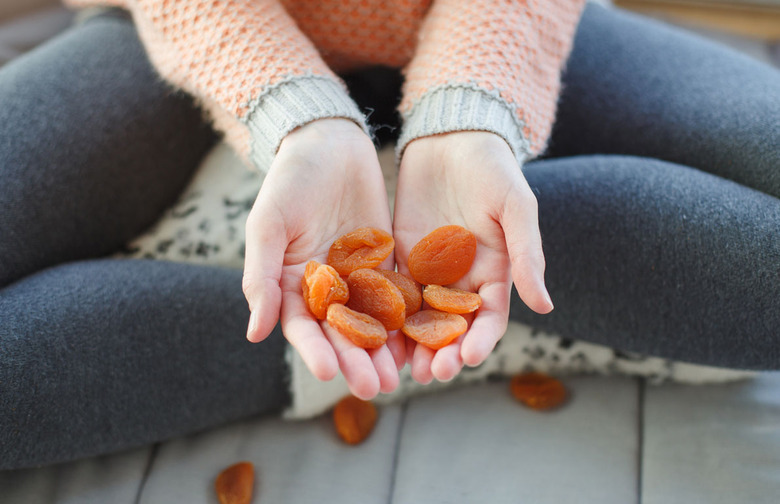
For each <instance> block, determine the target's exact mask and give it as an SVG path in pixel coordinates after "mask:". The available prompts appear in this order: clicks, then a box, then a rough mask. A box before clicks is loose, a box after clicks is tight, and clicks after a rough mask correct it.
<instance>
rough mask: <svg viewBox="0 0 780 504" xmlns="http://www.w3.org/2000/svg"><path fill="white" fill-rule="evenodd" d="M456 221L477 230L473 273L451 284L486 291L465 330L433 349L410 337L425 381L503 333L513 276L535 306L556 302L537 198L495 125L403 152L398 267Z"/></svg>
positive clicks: (480, 357)
mask: <svg viewBox="0 0 780 504" xmlns="http://www.w3.org/2000/svg"><path fill="white" fill-rule="evenodd" d="M448 224H458V225H460V226H463V227H465V228H466V229H468V230H470V231H471V232H472V233H474V234H475V235H476V237H477V254H476V257H475V259H474V264H473V266H472V267H471V270H470V271H469V273H467V274H466V276H465V277H463V278H462V279H460V280H459V281H458V282H457V283H456V284H455V285H454V286H455V287H458V288H460V289H465V290H468V291H471V292H478V293H479V295H480V296H481V297H482V306H481V308H480V309H479V310H478V311H477V312H476V314H475V315H474V316H473V317H468V318H469V319H470V325H469V329H468V331H467V332H466V333H465V334H464V335H462V336H461V337H459V338H458V339H457V340H456V341H455V342H453V343H451V344H450V345H447V346H446V347H444V348H442V349H440V350H437V351H434V350H431V349H429V348H427V347H425V346H423V345H417V344H415V342H414V341H412V340H408V342H407V345H408V347H407V356H408V357H410V358H411V364H412V369H411V371H412V376H413V377H414V379H415V380H416V381H418V382H420V383H429V382H430V381H431V380H432V379H433V378H436V379H438V380H441V381H447V380H451V379H452V378H453V377H455V376H456V375H457V374H458V372H460V370H461V368H462V367H463V364H464V363H465V364H466V365H469V366H476V365H479V364H480V363H482V362H483V361H484V360H485V359H486V358H487V356H488V355H489V354H490V352H491V351H492V350H493V348H494V347H495V345H496V343H497V342H498V340H499V339H500V338H501V336H502V335H503V334H504V332H505V331H506V328H507V323H508V320H509V296H510V292H511V287H512V282H513V281H514V284H515V286H516V287H517V291H518V293H519V294H520V298H521V299H522V300H523V301H524V302H525V303H526V305H528V307H529V308H531V309H532V310H534V311H535V312H538V313H548V312H550V311H551V310H552V309H553V304H552V301H551V300H550V297H549V294H548V293H547V289H546V287H545V285H544V268H545V261H544V255H543V252H542V242H541V237H540V234H539V223H538V215H537V203H536V198H535V197H534V194H533V192H532V191H531V188H530V187H529V186H528V183H527V182H526V180H525V177H524V176H523V173H522V171H521V170H520V167H519V166H518V163H517V161H516V159H515V157H514V155H513V154H512V151H511V149H510V148H509V145H508V144H507V143H506V142H505V141H504V140H503V138H501V137H499V136H498V135H495V134H493V133H488V132H481V131H464V132H455V133H448V134H444V135H436V136H431V137H424V138H419V139H417V140H414V141H413V142H411V143H410V144H409V145H408V146H407V148H406V150H405V152H404V155H403V158H402V159H401V167H400V172H399V176H398V188H397V191H396V201H395V216H394V223H393V235H394V237H395V240H396V255H395V259H396V262H397V264H398V270H399V271H401V272H402V273H406V274H408V273H409V268H408V266H407V259H408V257H409V252H410V250H411V249H412V247H413V246H414V245H415V244H416V243H417V242H418V241H419V240H420V239H421V238H423V237H424V236H425V235H426V234H428V233H430V232H431V231H433V230H434V229H436V228H437V227H440V226H444V225H448Z"/></svg>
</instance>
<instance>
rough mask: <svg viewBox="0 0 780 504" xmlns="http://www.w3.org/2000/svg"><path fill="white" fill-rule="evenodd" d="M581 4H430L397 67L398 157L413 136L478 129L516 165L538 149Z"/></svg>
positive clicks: (496, 0)
mask: <svg viewBox="0 0 780 504" xmlns="http://www.w3.org/2000/svg"><path fill="white" fill-rule="evenodd" d="M583 6H584V0H526V1H518V0H481V1H479V2H473V1H471V0H438V1H435V2H434V3H433V4H432V6H431V8H430V10H429V12H428V14H427V16H426V18H425V20H424V21H423V24H422V27H421V28H420V36H419V41H418V45H417V50H416V52H415V55H414V57H413V58H412V60H411V61H410V63H409V64H408V65H407V66H406V68H405V69H404V72H405V76H406V81H405V84H404V93H403V99H402V101H401V104H400V107H399V109H400V112H401V115H402V117H403V119H404V129H403V131H402V134H401V138H400V139H399V143H398V154H399V155H400V154H401V153H402V152H403V149H404V148H405V147H406V145H408V143H409V142H411V141H412V140H414V139H415V138H420V137H423V136H429V135H434V134H438V133H447V132H451V131H463V130H481V131H491V132H494V133H496V134H498V135H500V136H502V137H503V138H504V139H505V140H506V141H507V143H508V144H509V146H510V147H511V148H512V151H513V152H514V154H515V156H516V158H517V160H518V162H519V163H520V164H522V163H523V162H524V161H525V160H526V159H528V158H530V157H533V156H535V155H538V154H539V153H541V152H542V151H543V150H544V149H545V146H546V143H547V139H548V137H549V135H550V131H551V129H552V123H553V120H554V117H555V109H556V103H557V100H558V93H559V89H560V74H561V72H562V69H563V67H564V64H565V61H566V59H567V57H568V54H569V52H570V50H571V46H572V42H573V38H574V33H575V30H576V27H577V24H578V22H579V18H580V16H581V13H582V9H583Z"/></svg>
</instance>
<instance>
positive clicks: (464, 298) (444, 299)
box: [423, 285, 482, 313]
mask: <svg viewBox="0 0 780 504" xmlns="http://www.w3.org/2000/svg"><path fill="white" fill-rule="evenodd" d="M423 299H425V302H426V303H428V304H429V305H430V306H431V308H433V309H435V310H439V311H444V312H447V313H471V312H474V311H477V309H479V307H480V306H482V298H481V297H480V296H479V294H477V293H475V292H469V291H465V290H461V289H454V288H452V287H442V286H441V285H426V286H425V289H424V290H423Z"/></svg>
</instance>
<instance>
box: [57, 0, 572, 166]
mask: <svg viewBox="0 0 780 504" xmlns="http://www.w3.org/2000/svg"><path fill="white" fill-rule="evenodd" d="M584 1H585V0H433V1H431V0H397V1H392V2H391V1H387V0H66V3H68V4H70V5H72V6H88V5H114V6H119V7H123V8H125V9H127V10H129V11H130V12H131V14H132V16H133V19H134V21H135V23H136V26H137V27H138V31H139V34H140V37H141V39H142V41H143V43H144V44H145V47H146V48H147V52H148V54H149V56H150V59H151V61H152V63H153V64H154V65H155V67H156V68H157V70H158V71H159V73H160V74H161V75H162V76H163V77H164V78H165V79H167V80H168V81H169V82H171V83H172V84H173V85H175V86H177V87H180V88H182V89H184V90H186V91H187V92H189V93H191V94H193V95H194V96H195V97H196V98H197V99H198V100H199V102H200V104H201V105H202V106H203V107H204V109H205V110H206V111H207V112H208V113H209V115H210V117H211V119H212V120H213V122H214V124H215V126H216V127H217V128H218V129H219V130H221V131H223V132H224V133H225V135H226V138H227V139H228V141H229V142H230V143H231V144H232V145H233V146H234V147H235V148H236V150H237V151H238V152H239V153H241V154H242V155H244V156H245V157H247V158H248V159H250V160H251V161H252V162H254V164H255V165H256V166H257V167H258V168H260V169H267V167H268V166H269V165H270V162H271V161H272V159H273V156H274V155H275V152H276V149H277V148H278V146H279V144H280V143H281V140H282V139H283V138H284V136H285V135H287V133H289V132H290V131H292V130H293V129H295V128H296V127H298V126H301V125H303V124H305V123H307V122H310V121H313V120H316V119H320V118H325V117H345V118H349V119H352V120H354V121H355V122H357V123H358V124H360V125H361V126H362V127H363V128H364V129H366V123H365V118H364V116H363V115H362V114H361V112H360V111H359V110H358V108H357V106H356V105H355V104H354V102H352V100H351V99H350V98H349V96H348V94H347V91H346V88H345V87H344V85H343V83H342V82H341V81H340V79H339V78H338V77H337V74H338V72H341V71H345V70H349V69H355V68H359V67H361V66H364V65H373V64H382V65H389V66H393V67H399V68H403V71H404V75H405V83H404V88H403V98H402V101H401V104H400V112H401V115H402V118H403V121H404V126H403V130H402V133H401V138H400V140H399V152H400V151H401V150H402V149H403V148H404V147H405V146H406V145H407V144H408V142H410V141H411V140H413V139H415V138H419V137H422V136H427V135H432V134H437V133H444V132H449V131H460V130H484V131H492V132H494V133H497V134H499V135H501V136H502V137H503V138H504V139H506V141H507V142H508V143H509V145H510V146H511V147H512V150H513V151H514V153H515V155H516V157H517V159H518V161H519V162H520V163H522V162H523V161H524V160H525V159H527V158H529V157H531V156H534V155H536V154H538V153H540V152H541V151H542V150H543V149H544V147H545V144H546V142H547V138H548V136H549V134H550V129H551V126H552V123H553V119H554V116H555V106H556V101H557V98H558V93H559V88H560V73H561V70H562V68H563V65H564V63H565V60H566V58H567V56H568V54H569V51H570V49H571V44H572V39H573V36H574V32H575V29H576V26H577V23H578V20H579V17H580V15H581V11H582V8H583V4H584Z"/></svg>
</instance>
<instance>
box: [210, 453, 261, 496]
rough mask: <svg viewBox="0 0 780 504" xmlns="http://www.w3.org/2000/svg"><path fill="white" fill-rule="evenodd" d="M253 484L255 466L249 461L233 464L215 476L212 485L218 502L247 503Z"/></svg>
mask: <svg viewBox="0 0 780 504" xmlns="http://www.w3.org/2000/svg"><path fill="white" fill-rule="evenodd" d="M254 486H255V466H254V465H252V463H251V462H239V463H238V464H234V465H232V466H230V467H228V468H227V469H225V470H224V471H222V472H221V473H219V475H218V476H217V480H216V482H215V483H214V487H215V489H216V491H217V498H218V499H219V503H220V504H249V502H250V501H251V500H252V490H253V489H254Z"/></svg>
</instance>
